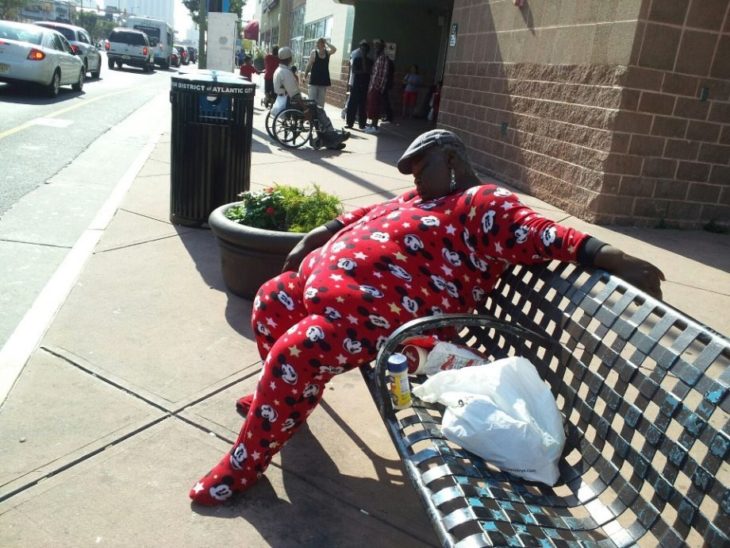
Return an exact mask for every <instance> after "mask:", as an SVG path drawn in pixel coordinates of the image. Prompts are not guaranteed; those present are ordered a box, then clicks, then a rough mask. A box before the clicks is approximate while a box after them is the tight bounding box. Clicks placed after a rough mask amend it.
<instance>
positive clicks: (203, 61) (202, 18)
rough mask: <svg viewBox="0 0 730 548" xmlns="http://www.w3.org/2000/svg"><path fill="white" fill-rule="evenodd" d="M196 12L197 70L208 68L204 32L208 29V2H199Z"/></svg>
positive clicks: (205, 0)
mask: <svg viewBox="0 0 730 548" xmlns="http://www.w3.org/2000/svg"><path fill="white" fill-rule="evenodd" d="M199 1H200V9H199V10H198V21H199V22H198V68H200V69H204V68H208V52H207V50H206V47H205V31H206V30H207V29H208V0H199Z"/></svg>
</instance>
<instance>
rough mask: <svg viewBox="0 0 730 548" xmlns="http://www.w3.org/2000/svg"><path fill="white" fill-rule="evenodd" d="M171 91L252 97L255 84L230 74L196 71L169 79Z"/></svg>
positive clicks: (214, 71)
mask: <svg viewBox="0 0 730 548" xmlns="http://www.w3.org/2000/svg"><path fill="white" fill-rule="evenodd" d="M171 79H172V88H171V89H172V90H173V91H182V92H187V93H195V94H217V95H234V96H239V97H240V96H241V95H253V94H254V92H255V91H256V84H253V83H251V82H249V81H248V80H244V79H243V77H241V76H238V75H237V74H234V73H232V72H226V71H218V70H198V71H195V72H187V73H184V74H179V73H178V74H176V75H174V76H172V77H171Z"/></svg>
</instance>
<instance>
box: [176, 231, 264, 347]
mask: <svg viewBox="0 0 730 548" xmlns="http://www.w3.org/2000/svg"><path fill="white" fill-rule="evenodd" d="M173 227H174V228H175V231H176V232H177V234H178V237H179V238H180V241H181V242H182V244H183V246H185V250H186V251H187V252H188V254H189V255H190V257H191V258H192V260H193V262H194V263H195V268H196V269H197V271H198V273H199V274H200V276H201V278H202V279H203V281H205V283H206V284H207V285H208V287H210V288H211V289H215V290H217V291H220V292H222V293H226V295H227V297H228V302H227V304H226V310H225V318H226V321H227V322H228V324H229V325H230V326H231V327H232V328H233V329H234V330H235V331H236V332H237V333H240V334H241V335H242V336H243V337H245V338H247V339H250V340H254V336H253V332H252V331H251V326H250V324H249V321H250V318H251V307H252V304H253V303H252V302H251V301H247V300H246V299H242V298H240V297H237V296H236V295H233V294H232V293H230V292H229V291H228V290H227V289H226V286H225V283H224V282H223V275H222V274H221V258H220V252H219V250H218V243H217V242H216V241H215V236H214V235H213V233H212V232H211V231H210V230H209V229H207V228H199V229H194V230H191V229H190V228H189V227H183V226H178V225H173Z"/></svg>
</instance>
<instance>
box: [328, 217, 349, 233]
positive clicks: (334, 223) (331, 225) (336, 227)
mask: <svg viewBox="0 0 730 548" xmlns="http://www.w3.org/2000/svg"><path fill="white" fill-rule="evenodd" d="M343 226H345V225H344V224H342V223H341V222H340V221H338V220H337V219H332V220H331V221H328V222H326V223H325V224H324V227H325V228H326V229H327V230H329V231H330V232H331V233H332V234H336V233H337V232H339V231H340V230H341V229H342V227H343Z"/></svg>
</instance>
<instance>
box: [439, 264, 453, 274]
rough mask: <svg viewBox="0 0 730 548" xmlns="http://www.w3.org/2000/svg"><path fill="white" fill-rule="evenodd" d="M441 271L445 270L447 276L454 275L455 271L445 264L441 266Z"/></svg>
mask: <svg viewBox="0 0 730 548" xmlns="http://www.w3.org/2000/svg"><path fill="white" fill-rule="evenodd" d="M441 270H443V272H444V274H446V275H447V276H451V275H452V274H453V273H454V271H453V270H452V269H451V268H449V267H448V266H446V265H445V264H442V265H441Z"/></svg>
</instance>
